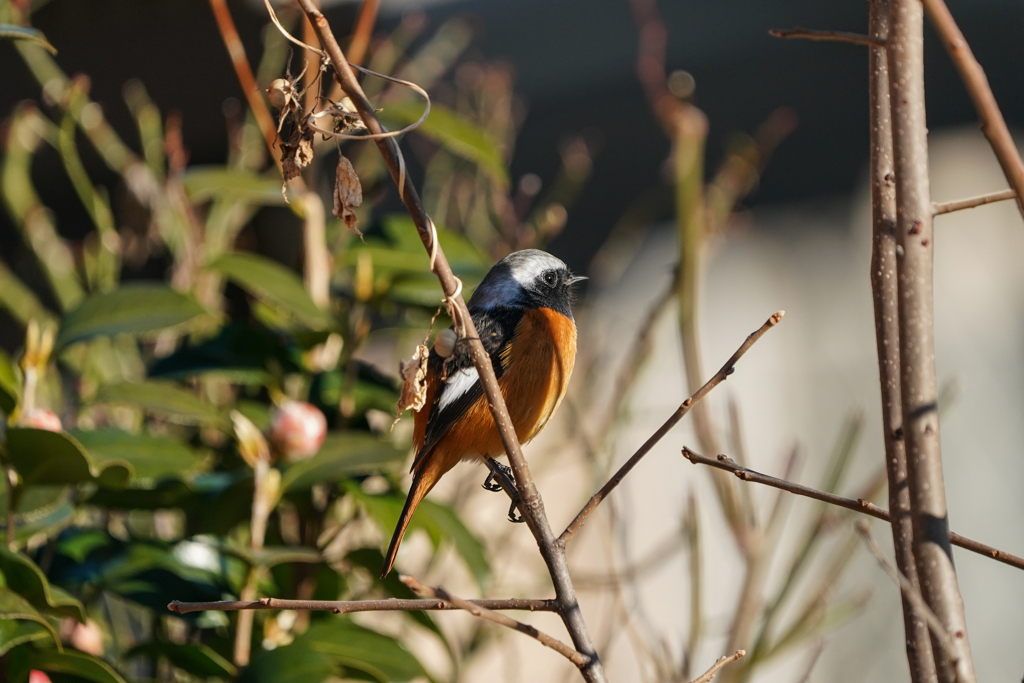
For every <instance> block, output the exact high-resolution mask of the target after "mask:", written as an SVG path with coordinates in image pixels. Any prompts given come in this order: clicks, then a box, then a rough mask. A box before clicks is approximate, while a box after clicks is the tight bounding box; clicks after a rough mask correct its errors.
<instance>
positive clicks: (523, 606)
mask: <svg viewBox="0 0 1024 683" xmlns="http://www.w3.org/2000/svg"><path fill="white" fill-rule="evenodd" d="M468 602H470V603H472V604H474V605H476V606H478V607H484V608H486V609H490V610H505V609H510V610H522V611H526V612H555V611H557V610H558V601H557V600H526V599H522V598H508V599H503V600H470V601H468ZM167 609H169V610H170V611H172V612H175V613H177V614H188V613H189V612H205V611H207V610H211V611H216V612H234V611H237V610H262V609H290V610H309V611H312V612H334V613H335V614H350V613H352V612H418V611H421V610H422V611H427V610H451V609H463V608H461V607H453V606H452V605H449V604H447V603H445V602H444V601H441V600H396V599H394V598H391V599H388V600H279V599H278V598H261V599H259V600H247V601H238V600H236V601H230V600H221V601H218V602H179V601H178V600H175V601H174V602H172V603H171V604H169V605H167Z"/></svg>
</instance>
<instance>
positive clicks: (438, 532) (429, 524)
mask: <svg viewBox="0 0 1024 683" xmlns="http://www.w3.org/2000/svg"><path fill="white" fill-rule="evenodd" d="M345 488H346V490H347V491H348V492H349V493H350V494H351V495H352V496H354V497H355V499H356V500H357V501H358V502H359V503H360V505H362V506H363V509H364V510H366V513H367V514H368V515H369V516H370V518H371V519H373V520H374V521H375V522H377V524H378V525H379V526H380V527H381V529H383V530H384V531H385V532H386V534H385V537H389V535H390V532H391V530H392V529H394V528H395V526H396V525H397V524H398V518H399V516H400V515H401V514H402V508H403V507H404V505H405V497H404V496H400V495H397V494H393V493H390V494H385V495H379V496H371V495H369V494H367V493H365V492H363V491H362V490H361V489H360V488H359V487H358V486H356V485H355V484H354V483H349V484H348V485H347V486H346V487H345ZM415 529H422V530H424V531H426V532H427V535H428V536H429V537H430V540H431V542H432V543H433V544H434V547H435V548H437V547H438V546H439V545H440V544H441V542H442V541H445V540H447V541H449V542H451V544H452V545H453V546H454V548H455V551H456V552H458V553H459V555H460V556H461V557H462V559H463V561H464V562H465V563H466V567H467V568H468V569H469V571H470V573H472V574H473V578H474V579H475V580H476V582H477V585H479V586H480V588H481V590H483V589H484V588H485V587H486V582H487V578H488V575H489V573H490V567H489V565H488V564H487V558H486V556H485V554H484V549H483V544H482V543H481V542H480V540H479V539H477V538H476V537H475V536H474V535H473V534H472V533H471V532H470V531H469V529H467V528H466V526H465V525H464V524H463V523H462V522H461V521H460V520H459V518H458V516H457V515H456V514H455V512H454V511H453V510H452V509H451V508H449V507H446V506H444V505H439V504H437V503H434V502H432V501H429V500H424V501H423V502H421V503H420V505H419V508H417V510H416V512H415V514H413V517H412V521H411V522H410V523H409V531H410V532H411V531H413V530H415Z"/></svg>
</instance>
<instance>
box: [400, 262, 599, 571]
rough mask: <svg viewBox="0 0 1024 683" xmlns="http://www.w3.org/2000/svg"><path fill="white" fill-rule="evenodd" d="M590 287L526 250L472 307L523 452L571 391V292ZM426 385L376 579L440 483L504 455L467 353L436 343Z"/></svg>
mask: <svg viewBox="0 0 1024 683" xmlns="http://www.w3.org/2000/svg"><path fill="white" fill-rule="evenodd" d="M586 279H587V278H586V277H584V276H581V275H574V274H573V273H572V272H571V271H570V270H569V268H568V266H566V265H565V263H564V262H562V261H561V260H560V259H558V258H556V257H554V256H552V255H551V254H549V253H547V252H545V251H541V250H539V249H523V250H520V251H516V252H513V253H511V254H509V255H508V256H506V257H505V258H503V259H501V260H500V261H498V263H496V264H495V265H494V266H493V267H492V268H491V269H490V271H488V273H487V275H485V276H484V279H483V280H482V281H481V282H480V285H479V286H478V287H477V288H476V290H475V291H474V292H473V296H472V297H470V299H469V303H468V308H469V313H470V317H471V318H472V319H473V324H474V325H475V326H476V329H477V333H478V334H479V337H480V341H481V343H482V344H483V347H484V350H485V351H486V352H487V354H488V355H489V356H490V358H491V363H492V364H493V366H494V374H495V375H496V376H497V378H498V386H499V387H500V388H501V394H502V396H503V397H504V399H505V404H506V405H507V406H508V411H509V415H510V416H511V418H512V425H513V426H514V427H515V431H516V436H517V437H518V439H519V442H520V443H521V444H526V443H529V442H530V441H531V440H532V439H533V438H534V437H535V436H537V434H538V433H539V432H540V431H541V429H543V428H544V426H545V425H546V424H547V423H548V421H549V420H550V419H551V416H552V415H553V414H554V412H555V410H556V409H557V408H558V405H559V404H560V403H561V401H562V398H563V397H564V396H565V391H566V389H567V388H568V386H569V377H570V376H571V375H572V370H573V366H574V365H575V362H576V322H575V321H574V320H573V317H572V306H571V304H572V300H573V290H572V287H573V285H575V284H576V283H578V282H581V281H583V280H586ZM426 382H427V393H426V402H425V404H424V406H423V408H421V409H420V410H419V411H417V412H416V413H415V427H414V429H413V446H414V447H415V451H416V456H415V458H414V459H413V463H412V468H411V471H412V474H413V477H412V485H411V486H410V488H409V494H408V497H407V498H406V501H405V507H404V508H403V509H402V514H401V516H400V517H399V520H398V525H397V526H396V527H395V533H394V535H393V536H392V537H391V544H390V546H389V547H388V552H387V555H385V557H384V567H383V571H382V572H381V578H384V577H386V576H387V575H388V574H389V573H390V572H391V569H392V567H393V566H394V564H395V557H396V556H397V554H398V547H399V545H401V543H402V538H403V537H404V536H405V532H406V529H407V528H408V526H409V522H410V520H411V519H412V515H413V512H415V511H416V507H417V506H418V505H419V504H420V502H421V501H422V500H423V498H424V496H426V495H427V493H428V492H429V491H430V490H431V489H432V488H433V487H434V485H435V484H436V483H437V482H438V480H439V479H440V478H441V477H442V476H443V475H444V474H445V473H447V472H448V471H449V470H451V469H452V468H453V467H454V466H455V465H456V464H457V463H458V462H459V461H461V460H482V461H487V460H488V459H491V458H493V457H496V456H500V455H502V454H504V453H505V447H504V446H503V445H502V443H501V438H500V437H499V435H498V430H497V428H496V427H495V425H494V418H493V417H492V416H491V412H490V409H489V408H488V404H487V398H486V396H484V391H483V386H482V385H481V383H480V377H479V375H478V374H477V371H476V368H475V367H474V366H473V361H472V358H471V356H470V349H469V347H468V345H466V344H462V343H457V344H456V345H455V348H454V352H453V353H452V354H451V355H450V356H449V357H447V358H443V357H442V356H441V355H440V354H439V353H438V349H437V345H436V344H435V347H434V348H432V349H431V351H430V355H429V357H428V360H427V374H426ZM490 480H491V478H490V477H488V482H490ZM484 486H485V488H491V490H497V489H496V488H494V487H488V485H487V482H485V484H484ZM513 507H514V503H513ZM510 516H511V511H510Z"/></svg>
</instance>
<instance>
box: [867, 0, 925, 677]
mask: <svg viewBox="0 0 1024 683" xmlns="http://www.w3.org/2000/svg"><path fill="white" fill-rule="evenodd" d="M868 6H869V10H870V14H869V24H870V27H869V30H870V31H871V35H872V36H874V37H875V38H878V39H880V40H882V41H883V45H884V40H885V38H886V37H887V36H888V34H889V2H888V0H872V2H870V3H869V5H868ZM868 83H869V89H870V97H871V105H870V106H871V108H870V114H871V223H872V231H871V234H872V239H871V278H870V279H871V296H872V300H873V302H874V312H875V342H876V346H877V351H878V377H879V385H880V387H881V394H882V434H883V439H884V441H885V469H886V475H887V478H888V482H889V510H890V511H891V515H892V524H891V527H892V539H893V545H894V547H895V548H896V565H897V566H898V567H899V570H900V572H902V573H903V574H904V575H905V576H906V577H907V580H909V581H910V582H911V584H912V585H914V586H917V585H918V582H917V567H916V566H915V564H914V523H913V519H912V518H911V515H910V492H909V491H908V490H907V451H906V448H905V446H904V444H903V439H902V438H901V436H900V435H901V433H902V431H903V403H902V400H901V398H900V330H899V310H898V307H899V294H898V292H897V286H896V271H897V266H896V183H895V179H894V175H893V174H894V170H893V157H892V116H891V113H890V107H889V67H888V61H887V59H886V54H885V49H884V48H880V47H872V48H871V49H870V50H869V51H868ZM903 630H904V634H905V636H906V639H905V642H906V649H907V662H908V664H909V666H910V679H911V681H913V682H914V683H926V682H931V681H934V680H935V661H934V658H933V656H932V646H931V640H930V639H929V637H928V628H927V626H926V625H925V624H924V622H923V621H921V619H920V618H918V617H916V616H915V612H914V610H913V609H911V605H910V603H909V602H908V601H907V599H906V598H904V600H903Z"/></svg>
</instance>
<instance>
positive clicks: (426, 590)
mask: <svg viewBox="0 0 1024 683" xmlns="http://www.w3.org/2000/svg"><path fill="white" fill-rule="evenodd" d="M402 583H404V584H405V585H406V586H408V587H409V588H411V589H412V590H413V592H415V593H416V594H417V595H429V596H430V597H432V598H435V599H437V600H441V601H443V602H445V603H448V604H449V605H451V606H452V607H454V608H457V609H461V610H465V611H467V612H469V613H470V614H472V615H473V616H475V617H480V618H481V619H486V620H487V621H493V622H494V623H495V624H500V625H502V626H506V627H508V628H510V629H512V630H513V631H519V632H520V633H523V634H526V635H528V636H530V637H531V638H534V639H536V640H537V642H539V643H540V644H541V645H544V646H545V647H549V648H551V649H552V650H554V651H555V652H557V653H558V654H560V655H562V656H563V657H565V658H566V659H568V660H569V661H570V662H572V663H573V664H575V665H576V666H577V667H579V668H583V667H584V666H586V665H587V663H588V662H589V661H590V658H589V657H587V656H586V655H585V654H583V653H582V652H577V651H576V650H574V649H572V648H571V647H569V646H568V645H566V644H565V643H563V642H562V641H560V640H559V639H558V638H555V637H553V636H550V635H548V634H547V633H544V632H543V631H541V630H538V629H537V628H534V627H533V626H530V625H529V624H524V623H523V622H521V621H516V620H515V619H513V618H512V617H509V616H507V615H504V614H501V613H499V612H494V611H491V610H489V609H487V608H486V607H483V606H482V605H479V604H476V603H473V602H470V601H469V600H463V599H462V598H458V597H456V596H454V595H452V594H450V593H449V592H448V591H446V590H445V589H444V588H442V587H441V586H438V587H437V588H430V587H429V586H424V585H423V584H422V583H420V582H419V581H417V580H416V579H414V578H413V577H411V576H403V577H402Z"/></svg>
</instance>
